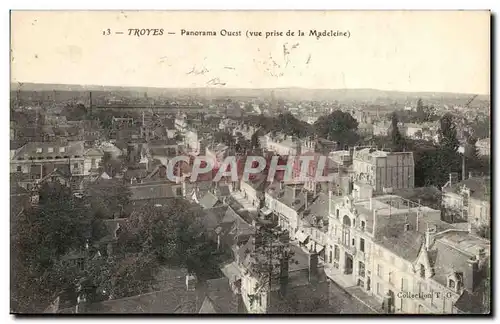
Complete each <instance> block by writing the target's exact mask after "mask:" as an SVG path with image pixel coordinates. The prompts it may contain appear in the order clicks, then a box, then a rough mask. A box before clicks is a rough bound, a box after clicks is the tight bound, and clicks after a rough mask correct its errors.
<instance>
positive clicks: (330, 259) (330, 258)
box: [329, 250, 332, 263]
mask: <svg viewBox="0 0 500 324" xmlns="http://www.w3.org/2000/svg"><path fill="white" fill-rule="evenodd" d="M329 262H330V263H332V250H330V257H329Z"/></svg>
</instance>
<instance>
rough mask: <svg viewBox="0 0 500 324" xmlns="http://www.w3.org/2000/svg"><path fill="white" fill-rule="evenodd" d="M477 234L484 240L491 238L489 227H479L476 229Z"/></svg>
mask: <svg viewBox="0 0 500 324" xmlns="http://www.w3.org/2000/svg"><path fill="white" fill-rule="evenodd" d="M477 234H478V235H479V236H481V237H483V238H485V239H488V240H489V239H490V237H491V229H490V226H489V225H485V224H483V225H480V226H479V227H478V229H477Z"/></svg>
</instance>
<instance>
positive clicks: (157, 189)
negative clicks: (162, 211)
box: [129, 182, 181, 200]
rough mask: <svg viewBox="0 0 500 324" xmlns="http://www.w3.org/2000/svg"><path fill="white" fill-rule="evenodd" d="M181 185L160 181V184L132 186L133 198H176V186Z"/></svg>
mask: <svg viewBox="0 0 500 324" xmlns="http://www.w3.org/2000/svg"><path fill="white" fill-rule="evenodd" d="M180 186H181V185H179V184H176V183H171V182H167V183H158V184H147V183H145V184H139V185H136V186H130V187H129V188H130V192H131V194H132V197H131V200H145V199H162V198H175V197H177V195H176V188H179V187H180Z"/></svg>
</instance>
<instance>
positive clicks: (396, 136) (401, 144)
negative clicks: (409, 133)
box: [391, 112, 406, 152]
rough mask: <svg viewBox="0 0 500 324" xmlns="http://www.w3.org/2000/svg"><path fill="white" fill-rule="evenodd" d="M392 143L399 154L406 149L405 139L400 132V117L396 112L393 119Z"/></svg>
mask: <svg viewBox="0 0 500 324" xmlns="http://www.w3.org/2000/svg"><path fill="white" fill-rule="evenodd" d="M391 141H392V147H393V149H394V150H396V151H397V152H401V151H403V150H404V149H406V143H405V139H404V137H403V136H402V135H401V133H400V132H399V127H398V116H397V114H396V113H395V112H394V113H392V118H391Z"/></svg>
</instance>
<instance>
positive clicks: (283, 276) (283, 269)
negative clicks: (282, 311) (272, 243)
mask: <svg viewBox="0 0 500 324" xmlns="http://www.w3.org/2000/svg"><path fill="white" fill-rule="evenodd" d="M289 262H290V257H289V255H288V252H285V253H284V255H283V257H282V258H281V260H280V278H279V283H280V294H281V296H285V295H286V290H287V287H288V276H289V271H288V270H289V268H288V266H289Z"/></svg>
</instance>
